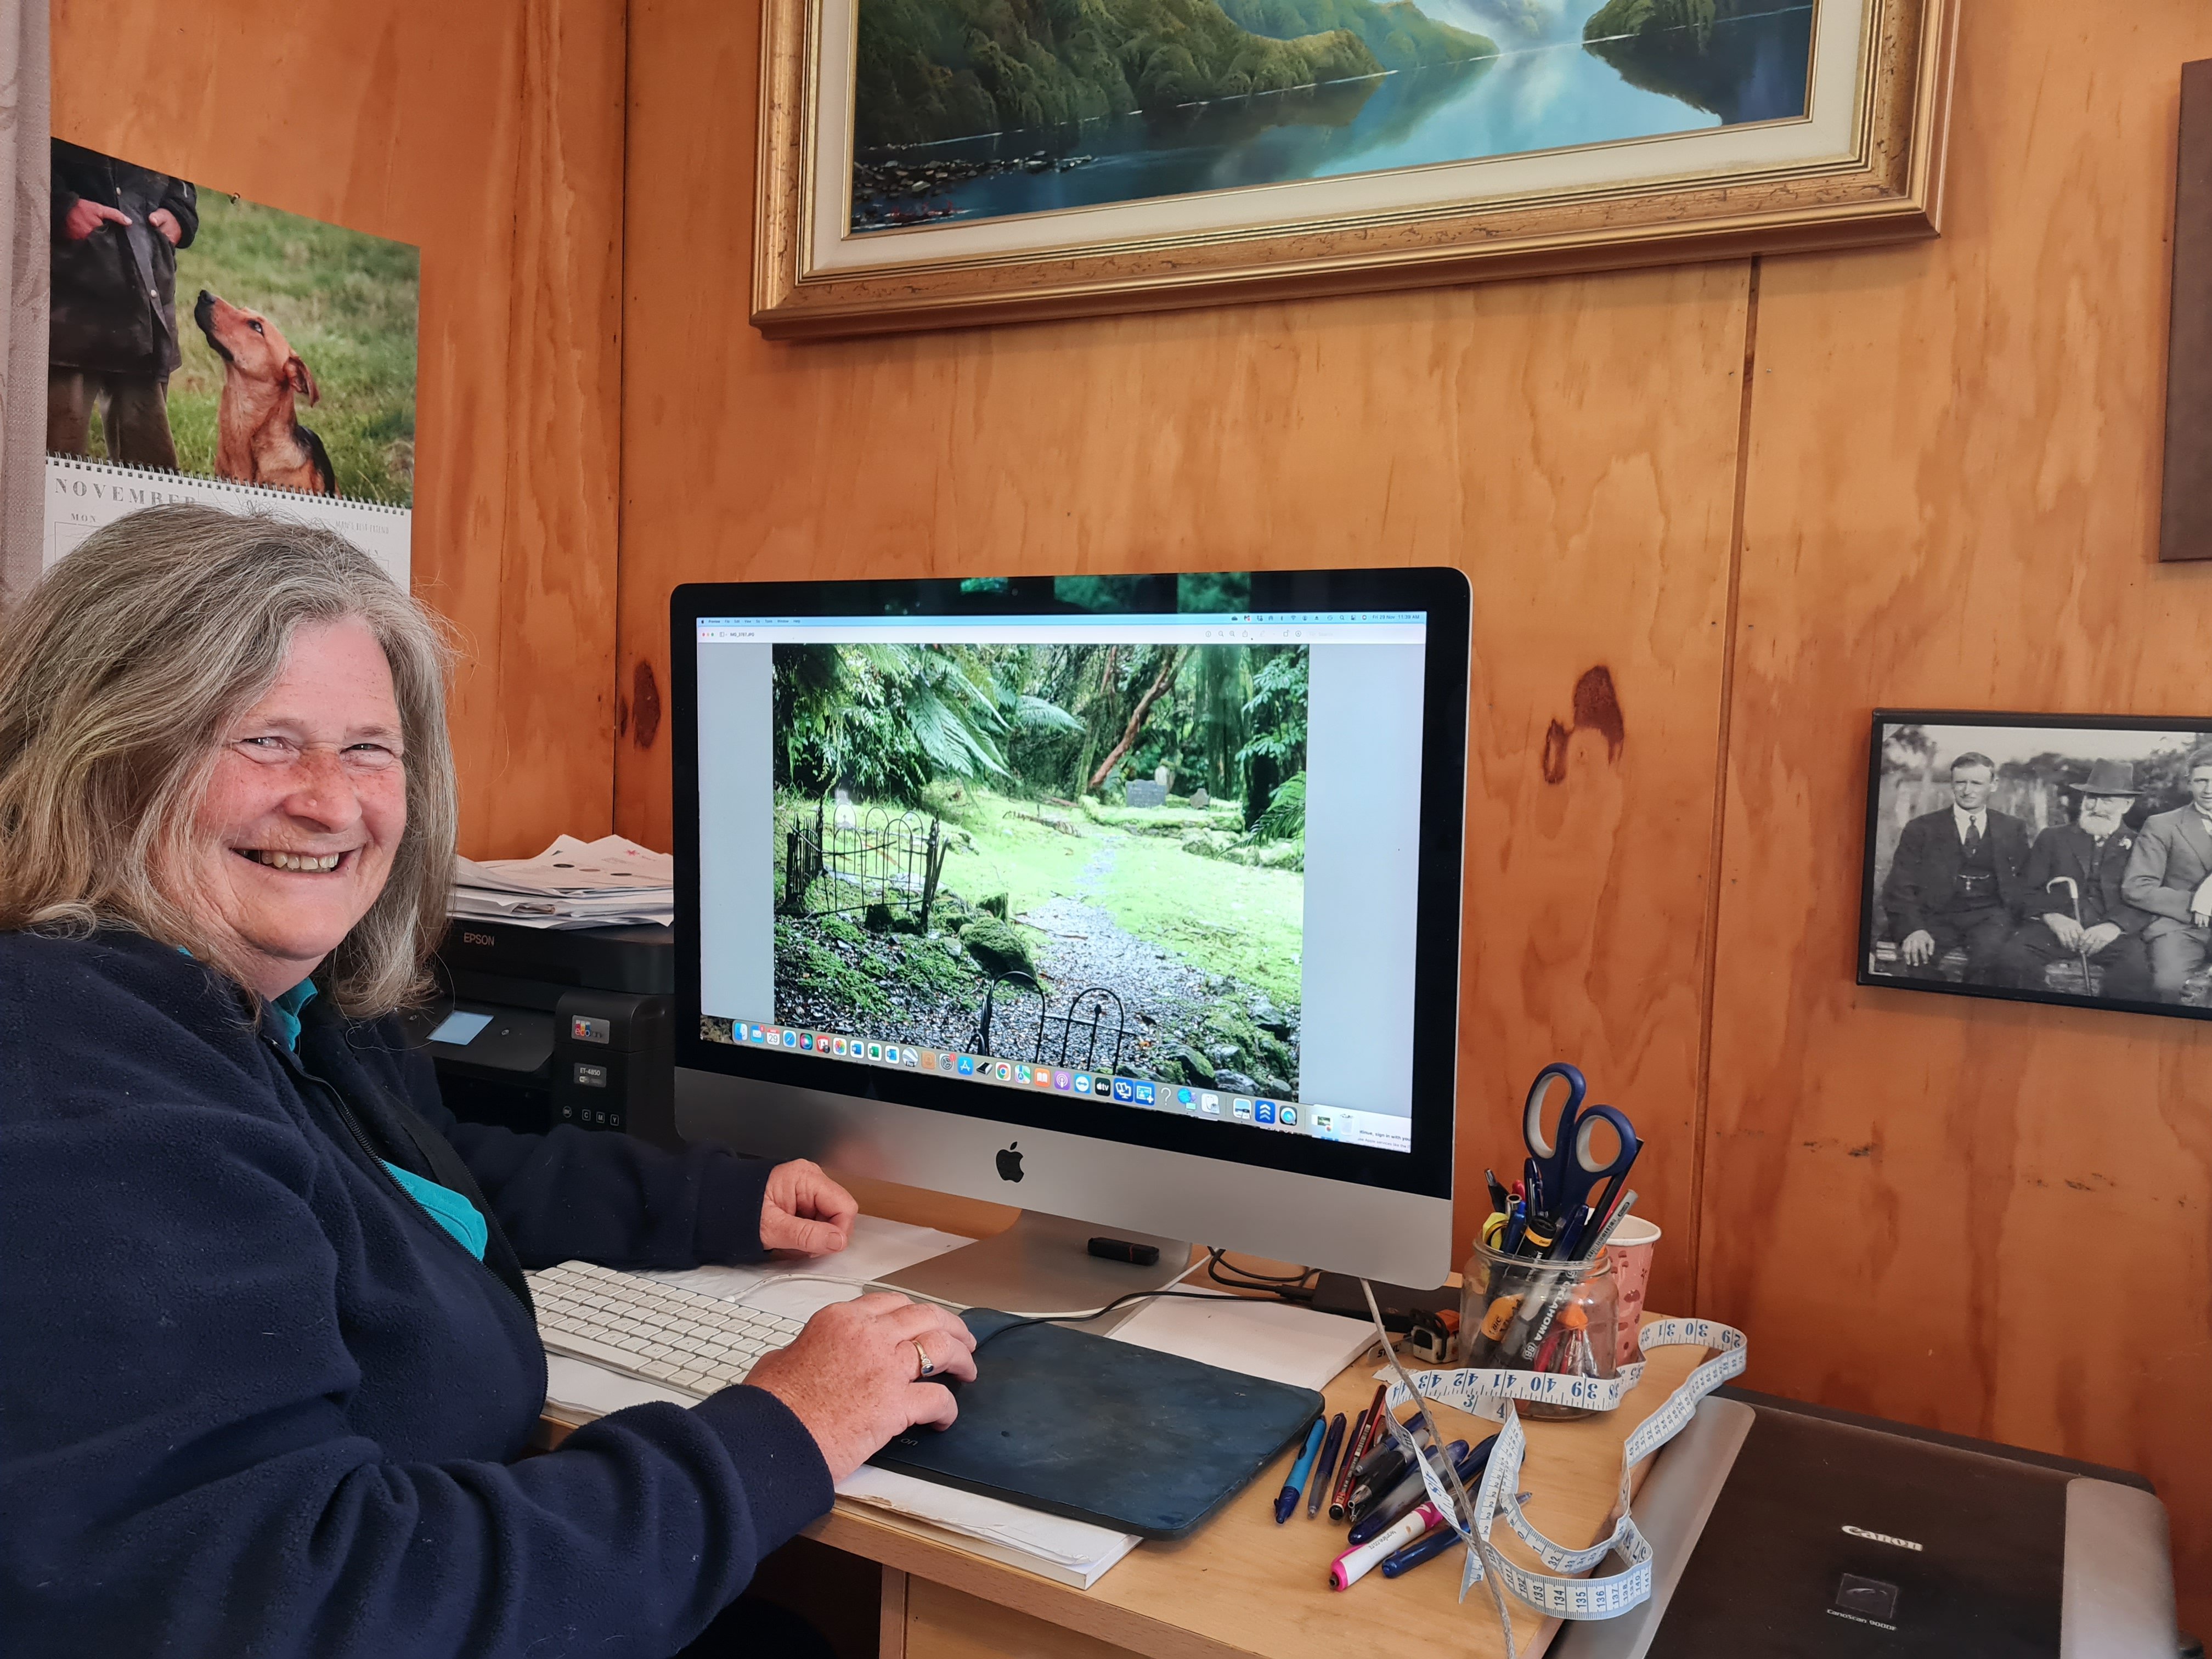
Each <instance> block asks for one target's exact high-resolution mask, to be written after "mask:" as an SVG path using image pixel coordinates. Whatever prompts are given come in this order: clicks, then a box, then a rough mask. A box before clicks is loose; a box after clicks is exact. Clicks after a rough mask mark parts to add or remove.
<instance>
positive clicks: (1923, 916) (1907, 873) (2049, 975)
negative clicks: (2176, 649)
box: [1858, 708, 2212, 1019]
mask: <svg viewBox="0 0 2212 1659" xmlns="http://www.w3.org/2000/svg"><path fill="white" fill-rule="evenodd" d="M1871 748H1872V752H1871V754H1870V757H1869V763H1868V768H1867V833H1866V866H1865V872H1864V878H1863V879H1864V888H1863V898H1862V900H1861V906H1860V913H1859V969H1858V980H1859V983H1860V984H1862V985H1887V986H1893V987H1899V988H1901V989H1907V990H1920V991H1946V992H1949V993H1951V994H1954V995H1964V996H1983V997H2003V998H2008V999H2012V1000H2019V1001H2024V1002H2056V1003H2069V1004H2075V1005H2083V1006H2091V1007H2097V1008H2117V1009H2123V1010H2126V1011H2129V1012H2135V1013H2150V1014H2178V1015H2181V1016H2184V1017H2185V1018H2195V1019H2212V719H2207V720H2124V719H2117V718H2110V717H2104V716H2088V715H2067V714H1977V713H1961V712H1960V711H1957V710H1940V709H1939V710H1930V709H1899V708H1880V709H1876V710H1875V715H1874V731H1873V738H1872V745H1871Z"/></svg>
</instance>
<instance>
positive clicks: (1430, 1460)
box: [1368, 1291, 1748, 1654]
mask: <svg viewBox="0 0 2212 1659" xmlns="http://www.w3.org/2000/svg"><path fill="white" fill-rule="evenodd" d="M1368 1303H1369V1306H1370V1310H1371V1309H1372V1308H1373V1305H1374V1292H1373V1291H1369V1292H1368ZM1381 1327H1382V1319H1381V1317H1380V1316H1379V1315H1378V1316H1377V1317H1376V1328H1377V1329H1380V1328H1381ZM1638 1341H1640V1342H1641V1343H1642V1345H1643V1346H1644V1350H1645V1351H1646V1352H1650V1350H1651V1349H1653V1348H1672V1347H1697V1348H1711V1349H1717V1350H1718V1351H1719V1352H1717V1354H1716V1355H1715V1357H1714V1358H1711V1359H1709V1360H1707V1361H1706V1362H1705V1364H1702V1365H1700V1366H1699V1367H1698V1369H1697V1370H1694V1371H1692V1372H1691V1373H1690V1375H1689V1376H1687V1377H1686V1379H1684V1381H1683V1383H1682V1386H1681V1387H1680V1388H1679V1389H1675V1390H1674V1393H1672V1394H1670V1395H1668V1396H1667V1399H1666V1401H1665V1403H1664V1404H1662V1406H1661V1407H1659V1409H1658V1410H1657V1411H1656V1412H1654V1413H1651V1415H1650V1417H1648V1418H1646V1419H1644V1421H1643V1422H1642V1423H1640V1424H1638V1425H1637V1428H1636V1431H1635V1432H1634V1433H1632V1434H1631V1435H1630V1436H1629V1437H1628V1438H1627V1439H1626V1441H1625V1442H1623V1443H1622V1444H1621V1449H1620V1452H1621V1456H1620V1511H1619V1512H1620V1520H1619V1521H1618V1522H1615V1523H1614V1525H1613V1531H1612V1533H1611V1534H1609V1535H1607V1537H1604V1538H1601V1539H1600V1540H1599V1541H1597V1542H1596V1543H1595V1544H1592V1545H1591V1546H1589V1547H1588V1548H1587V1549H1568V1548H1567V1547H1565V1546H1564V1545H1560V1544H1556V1543H1553V1541H1551V1540H1550V1539H1548V1538H1547V1537H1545V1536H1544V1534H1542V1533H1541V1532H1539V1531H1538V1530H1537V1529H1536V1528H1535V1527H1534V1525H1533V1524H1532V1523H1531V1522H1529V1520H1528V1516H1526V1515H1525V1514H1523V1513H1522V1504H1521V1466H1522V1461H1523V1460H1524V1458H1525V1457H1526V1455H1527V1454H1528V1440H1527V1437H1525V1436H1524V1435H1523V1434H1522V1429H1521V1414H1520V1413H1519V1412H1518V1411H1517V1410H1516V1409H1515V1407H1514V1404H1513V1402H1514V1401H1516V1400H1527V1401H1537V1402H1541V1404H1544V1405H1547V1406H1571V1407H1579V1408H1581V1409H1583V1410H1585V1411H1601V1412H1609V1411H1612V1410H1613V1408H1614V1407H1617V1406H1619V1405H1620V1402H1621V1401H1622V1399H1623V1398H1625V1397H1626V1395H1627V1394H1628V1393H1629V1391H1630V1390H1631V1389H1634V1388H1635V1387H1636V1385H1637V1384H1638V1383H1639V1382H1641V1381H1642V1380H1643V1377H1644V1365H1643V1363H1642V1362H1640V1361H1639V1362H1638V1363H1637V1364H1633V1365H1631V1366H1629V1367H1628V1368H1627V1369H1626V1370H1623V1371H1622V1372H1621V1373H1620V1376H1610V1377H1593V1376H1558V1375H1555V1374H1553V1373H1551V1372H1547V1371H1519V1370H1449V1371H1424V1372H1422V1373H1421V1375H1420V1376H1418V1377H1415V1376H1409V1375H1408V1374H1407V1371H1406V1369H1405V1367H1404V1366H1402V1365H1401V1364H1399V1363H1398V1356H1397V1354H1396V1353H1395V1352H1393V1351H1392V1349H1391V1347H1390V1346H1389V1342H1388V1341H1387V1340H1386V1341H1385V1342H1384V1343H1383V1357H1384V1358H1386V1359H1387V1360H1388V1361H1389V1365H1388V1368H1387V1369H1386V1370H1383V1371H1382V1372H1380V1373H1378V1375H1379V1376H1382V1377H1383V1379H1384V1380H1386V1381H1388V1382H1389V1384H1390V1389H1389V1396H1388V1409H1389V1411H1390V1412H1393V1413H1395V1411H1396V1410H1397V1408H1398V1407H1401V1406H1402V1405H1404V1404H1405V1403H1406V1402H1407V1401H1409V1400H1411V1399H1413V1398H1414V1397H1415V1396H1416V1395H1419V1397H1420V1398H1422V1399H1423V1400H1433V1401H1437V1402H1438V1403H1439V1404H1442V1405H1446V1406H1451V1407H1456V1408H1457V1409H1459V1410H1461V1411H1463V1412H1466V1413H1469V1414H1470V1415H1473V1416H1476V1417H1491V1418H1501V1419H1503V1424H1502V1426H1501V1427H1500V1428H1499V1429H1498V1443H1497V1445H1496V1446H1495V1447H1493V1448H1492V1450H1491V1454H1490V1462H1489V1463H1488V1465H1487V1466H1486V1468H1484V1470H1483V1473H1482V1480H1481V1482H1480V1485H1479V1486H1477V1487H1476V1488H1475V1490H1474V1492H1473V1494H1471V1495H1470V1494H1469V1493H1468V1490H1467V1488H1466V1487H1465V1486H1463V1485H1462V1483H1461V1481H1460V1479H1459V1476H1458V1474H1456V1473H1455V1471H1454V1470H1453V1469H1452V1468H1450V1467H1449V1464H1447V1463H1446V1462H1444V1460H1443V1458H1442V1457H1441V1456H1433V1455H1432V1456H1423V1455H1421V1451H1420V1449H1419V1447H1418V1446H1417V1444H1416V1443H1415V1442H1414V1439H1413V1436H1412V1434H1411V1433H1409V1432H1408V1431H1407V1429H1406V1426H1405V1425H1403V1424H1401V1423H1400V1422H1399V1421H1398V1420H1397V1419H1396V1417H1395V1416H1386V1417H1385V1418H1384V1419H1383V1421H1384V1422H1385V1423H1386V1424H1387V1425H1389V1431H1390V1433H1391V1436H1392V1437H1393V1438H1394V1439H1395V1440H1396V1442H1397V1443H1398V1445H1399V1449H1401V1450H1402V1451H1404V1452H1405V1453H1406V1455H1407V1456H1408V1457H1409V1458H1410V1459H1412V1460H1413V1463H1414V1466H1415V1467H1416V1468H1419V1470H1420V1471H1421V1482H1422V1485H1423V1486H1425V1487H1427V1489H1428V1494H1429V1501H1430V1502H1431V1503H1433V1504H1435V1505H1436V1506H1437V1512H1438V1513H1440V1514H1441V1515H1443V1516H1444V1517H1445V1519H1446V1520H1447V1522H1449V1524H1450V1526H1451V1528H1452V1530H1453V1531H1454V1532H1455V1533H1457V1534H1459V1535H1460V1537H1461V1538H1462V1540H1464V1541H1465V1542H1466V1544H1467V1566H1466V1570H1465V1571H1463V1572H1462V1575H1461V1577H1460V1586H1459V1593H1460V1596H1461V1599H1462V1600H1465V1599H1466V1596H1467V1593H1468V1589H1470V1588H1472V1587H1473V1586H1474V1584H1475V1583H1477V1582H1486V1583H1488V1584H1489V1585H1490V1593H1491V1599H1492V1601H1493V1602H1494V1603H1495V1604H1496V1606H1497V1608H1498V1620H1499V1622H1500V1623H1501V1624H1502V1625H1503V1626H1504V1632H1505V1650H1506V1652H1507V1653H1509V1654H1510V1653H1511V1652H1512V1651H1513V1616H1512V1613H1511V1612H1510V1610H1509V1609H1508V1608H1507V1607H1506V1604H1505V1598H1504V1595H1503V1594H1501V1588H1502V1589H1505V1590H1510V1591H1511V1592H1512V1593H1513V1594H1514V1595H1516V1596H1518V1597H1519V1598H1520V1599H1521V1600H1522V1601H1525V1602H1527V1603H1528V1605H1529V1606H1530V1607H1534V1608H1536V1609H1538V1610H1539V1611H1541V1612H1542V1613H1548V1614H1550V1615H1552V1616H1553V1617H1555V1618H1559V1619H1611V1618H1613V1617H1615V1616H1616V1615H1618V1614H1620V1613H1626V1612H1627V1611H1628V1610H1629V1609H1630V1608H1631V1607H1636V1606H1638V1604H1640V1603H1642V1602H1644V1601H1649V1600H1650V1596H1651V1546H1650V1543H1649V1542H1647V1541H1645V1539H1644V1534H1642V1533H1641V1532H1639V1531H1638V1530H1637V1528H1636V1520H1635V1517H1634V1516H1633V1515H1632V1514H1631V1513H1630V1510H1629V1484H1628V1476H1629V1471H1630V1470H1632V1469H1633V1468H1635V1467H1636V1466H1637V1465H1638V1463H1640V1462H1643V1461H1644V1459H1645V1458H1647V1457H1649V1456H1650V1455H1651V1454H1652V1453H1653V1452H1656V1451H1657V1450H1658V1449H1659V1448H1660V1447H1662V1446H1663V1445H1665V1444H1666V1443H1668V1441H1669V1440H1672V1439H1673V1438H1674V1437H1675V1436H1676V1435H1677V1434H1679V1433H1680V1432H1681V1430H1682V1428H1683V1425H1686V1424H1687V1423H1688V1422H1689V1420H1690V1419H1691V1417H1692V1415H1693V1414H1695V1413H1696V1411H1697V1409H1698V1402H1699V1401H1701V1400H1703V1399H1704V1398H1705V1396H1706V1395H1709V1394H1711V1392H1712V1391H1713V1390H1714V1389H1717V1388H1719V1387H1720V1386H1721V1384H1722V1383H1726V1382H1728V1381H1729V1379H1730V1378H1731V1377H1736V1376H1742V1375H1743V1369H1744V1364H1745V1361H1746V1357H1747V1352H1748V1345H1747V1342H1746V1341H1745V1339H1744V1334H1743V1333H1742V1332H1741V1331H1739V1330H1737V1329H1735V1328H1734V1327H1733V1326H1729V1325H1722V1324H1717V1323H1716V1322H1713V1321H1711V1320H1710V1319H1660V1320H1654V1321H1652V1322H1650V1324H1647V1325H1645V1326H1644V1328H1643V1330H1642V1332H1641V1333H1640V1334H1639V1335H1638ZM1430 1439H1431V1444H1432V1445H1433V1444H1434V1443H1437V1440H1438V1437H1437V1436H1435V1435H1433V1434H1431V1436H1430ZM1501 1514H1503V1515H1504V1517H1505V1524H1506V1525H1507V1526H1509V1527H1510V1528H1512V1529H1513V1532H1514V1534H1515V1535H1516V1536H1517V1537H1518V1538H1519V1539H1520V1540H1521V1541H1522V1543H1524V1544H1526V1545H1527V1546H1528V1548H1529V1549H1530V1551H1531V1552H1533V1553H1534V1555H1535V1557H1536V1559H1538V1560H1540V1561H1541V1562H1542V1563H1543V1564H1544V1565H1545V1567H1546V1568H1547V1571H1545V1572H1531V1571H1528V1569H1527V1568H1525V1567H1520V1566H1516V1565H1514V1564H1513V1563H1512V1562H1510V1561H1508V1560H1507V1559H1505V1558H1504V1556H1503V1555H1501V1554H1500V1553H1498V1548H1497V1547H1496V1546H1495V1545H1493V1544H1492V1542H1491V1533H1492V1528H1494V1526H1495V1524H1496V1522H1497V1518H1498V1516H1499V1515H1501ZM1608 1555H1618V1556H1620V1559H1622V1560H1623V1561H1624V1562H1625V1563H1626V1566H1625V1568H1624V1569H1623V1570H1622V1571H1619V1572H1613V1573H1608V1574H1605V1575H1602V1576H1599V1577H1582V1576H1580V1575H1583V1574H1585V1573H1588V1572H1589V1571H1590V1569H1591V1568H1593V1567H1595V1566H1596V1565H1598V1564H1599V1563H1600V1562H1601V1561H1602V1560H1604V1559H1606V1557H1607V1556H1608Z"/></svg>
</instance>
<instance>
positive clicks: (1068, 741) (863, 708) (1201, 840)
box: [671, 569, 1469, 1311]
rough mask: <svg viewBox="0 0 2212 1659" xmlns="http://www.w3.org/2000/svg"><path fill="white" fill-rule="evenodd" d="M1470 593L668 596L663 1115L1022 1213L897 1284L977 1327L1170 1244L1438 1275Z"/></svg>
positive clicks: (900, 586)
mask: <svg viewBox="0 0 2212 1659" xmlns="http://www.w3.org/2000/svg"><path fill="white" fill-rule="evenodd" d="M1468 605H1469V599H1468V586H1467V582H1466V580H1465V578H1464V577H1462V575H1461V574H1459V573H1458V572H1456V571H1454V570H1449V569H1377V570H1328V571H1272V572H1260V571H1255V572H1250V573H1210V574H1183V575H1137V576H1061V577H1048V576H1021V577H1010V578H1006V579H990V580H978V579H972V578H971V579H967V580H959V579H944V580H899V581H889V580H886V581H846V582H742V583H718V584H697V585H690V586H683V587H679V588H678V589H677V590H676V592H675V593H674V595H673V598H672V601H671V628H672V641H671V644H672V653H671V662H672V668H671V681H672V684H673V693H674V694H673V699H672V702H673V707H672V710H671V714H672V727H673V730H672V737H673V742H674V748H673V769H674V786H675V796H674V806H675V831H676V867H677V1012H676V1028H677V1030H676V1065H677V1072H676V1103H677V1121H678V1127H679V1128H680V1129H681V1130H682V1132H683V1133H685V1134H686V1135H688V1136H690V1137H693V1138H700V1139H714V1140H719V1141H721V1142H723V1143H724V1144H726V1145H730V1146H736V1147H738V1148H741V1149H743V1150H744V1151H746V1152H752V1153H755V1154H758V1155H762V1156H769V1157H775V1158H793V1157H805V1158H813V1159H815V1160H816V1161H817V1162H818V1163H821V1164H824V1165H826V1166H828V1167H829V1168H830V1169H831V1170H842V1171H848V1172H851V1173H854V1174H858V1175H863V1176H877V1177H881V1178H884V1179H887V1180H890V1181H895V1182H902V1183H905V1184H908V1185H912V1186H918V1187H925V1188H936V1189H939V1190H942V1191H945V1192H950V1193H956V1194H964V1195H967V1196H969V1197H974V1198H981V1199H989V1200H997V1201H1000V1202H1003V1203H1010V1204H1015V1205H1018V1206H1022V1209H1023V1211H1024V1214H1023V1217H1022V1219H1021V1220H1020V1221H1019V1222H1018V1224H1017V1225H1015V1226H1014V1228H1013V1229H1012V1230H1011V1231H1009V1232H1008V1233H1006V1234H1005V1235H1002V1236H1001V1237H999V1238H996V1239H994V1240H987V1241H984V1242H983V1243H979V1244H975V1245H971V1246H969V1247H967V1248H966V1249H962V1250H958V1251H955V1252H953V1253H952V1254H951V1255H946V1256H944V1257H940V1258H939V1259H938V1260H937V1261H934V1262H931V1263H926V1264H924V1266H923V1267H921V1268H917V1269H913V1270H910V1271H909V1272H908V1273H905V1274H902V1275H900V1276H899V1279H898V1282H900V1283H901V1284H903V1285H908V1286H909V1287H911V1288H915V1289H918V1290H922V1291H927V1292H928V1293H930V1294H933V1295H940V1296H944V1297H946V1298H947V1299H949V1300H956V1301H959V1302H963V1303H966V1304H985V1305H989V1306H994V1307H999V1308H1004V1309H1006V1310H1010V1311H1037V1310H1045V1309H1052V1310H1065V1309H1069V1308H1079V1307H1091V1306H1097V1305H1101V1304H1103V1302H1105V1301H1108V1300H1110V1299H1111V1298H1112V1297H1113V1296H1114V1295H1115V1294H1118V1293H1120V1292H1121V1291H1124V1290H1127V1289H1129V1288H1133V1287H1137V1286H1139V1285H1141V1286H1142V1287H1143V1288H1152V1287H1153V1286H1154V1285H1158V1284H1161V1283H1165V1282H1168V1281H1169V1280H1170V1279H1172V1278H1175V1277H1178V1276H1180V1275H1181V1273H1182V1272H1183V1271H1184V1270H1185V1267H1186V1264H1187V1261H1188V1245H1187V1244H1185V1243H1182V1241H1186V1240H1188V1241H1194V1242H1195V1243H1200V1244H1204V1245H1208V1246H1213V1247H1218V1248H1220V1249H1230V1250H1236V1251H1238V1252H1242V1253H1249V1254H1250V1255H1257V1256H1261V1257H1265V1258H1268V1259H1271V1260H1274V1261H1287V1262H1292V1263H1297V1264H1302V1265H1307V1266H1311V1267H1321V1268H1327V1269H1330V1270H1333V1271H1335V1272H1339V1273H1350V1274H1355V1275H1358V1276H1359V1277H1363V1278H1367V1279H1381V1280H1388V1281H1390V1282H1393V1283H1395V1284H1401V1285H1415V1286H1426V1285H1439V1284H1441V1283H1443V1280H1444V1279H1445V1277H1446V1276H1447V1275H1448V1274H1449V1272H1450V1269H1451V1267H1452V1265H1453V1261H1454V1250H1453V1244H1452V1230H1451V1197H1452V1121H1453V1101H1454V1072H1455V1063H1456V1051H1457V1043H1458V1029H1459V1023H1458V1012H1459V1000H1460V998H1459V972H1460V880H1461V862H1462V848H1461V839H1462V817H1463V806H1464V792H1465V788H1466V738H1467V717H1468ZM1102 1236H1103V1237H1108V1238H1110V1239H1113V1240H1116V1241H1121V1242H1124V1243H1135V1244H1137V1245H1138V1246H1139V1247H1140V1248H1139V1249H1138V1250H1137V1251H1135V1252H1134V1253H1133V1254H1135V1255H1138V1256H1139V1257H1141V1256H1143V1255H1146V1251H1145V1249H1143V1248H1142V1247H1144V1246H1148V1245H1149V1246H1151V1247H1152V1248H1154V1249H1158V1251H1159V1252H1160V1255H1159V1261H1158V1266H1157V1267H1155V1268H1154V1269H1153V1270H1152V1277H1150V1278H1149V1279H1146V1278H1144V1277H1143V1276H1142V1275H1141V1273H1139V1270H1137V1269H1133V1268H1132V1267H1130V1266H1129V1265H1127V1263H1125V1262H1115V1261H1101V1260H1099V1259H1098V1258H1097V1255H1094V1254H1092V1253H1091V1251H1090V1250H1089V1249H1088V1248H1087V1247H1088V1244H1089V1242H1090V1241H1091V1239H1093V1238H1094V1237H1102ZM1133 1273H1136V1274H1138V1276H1137V1277H1133V1276H1132V1275H1133Z"/></svg>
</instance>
